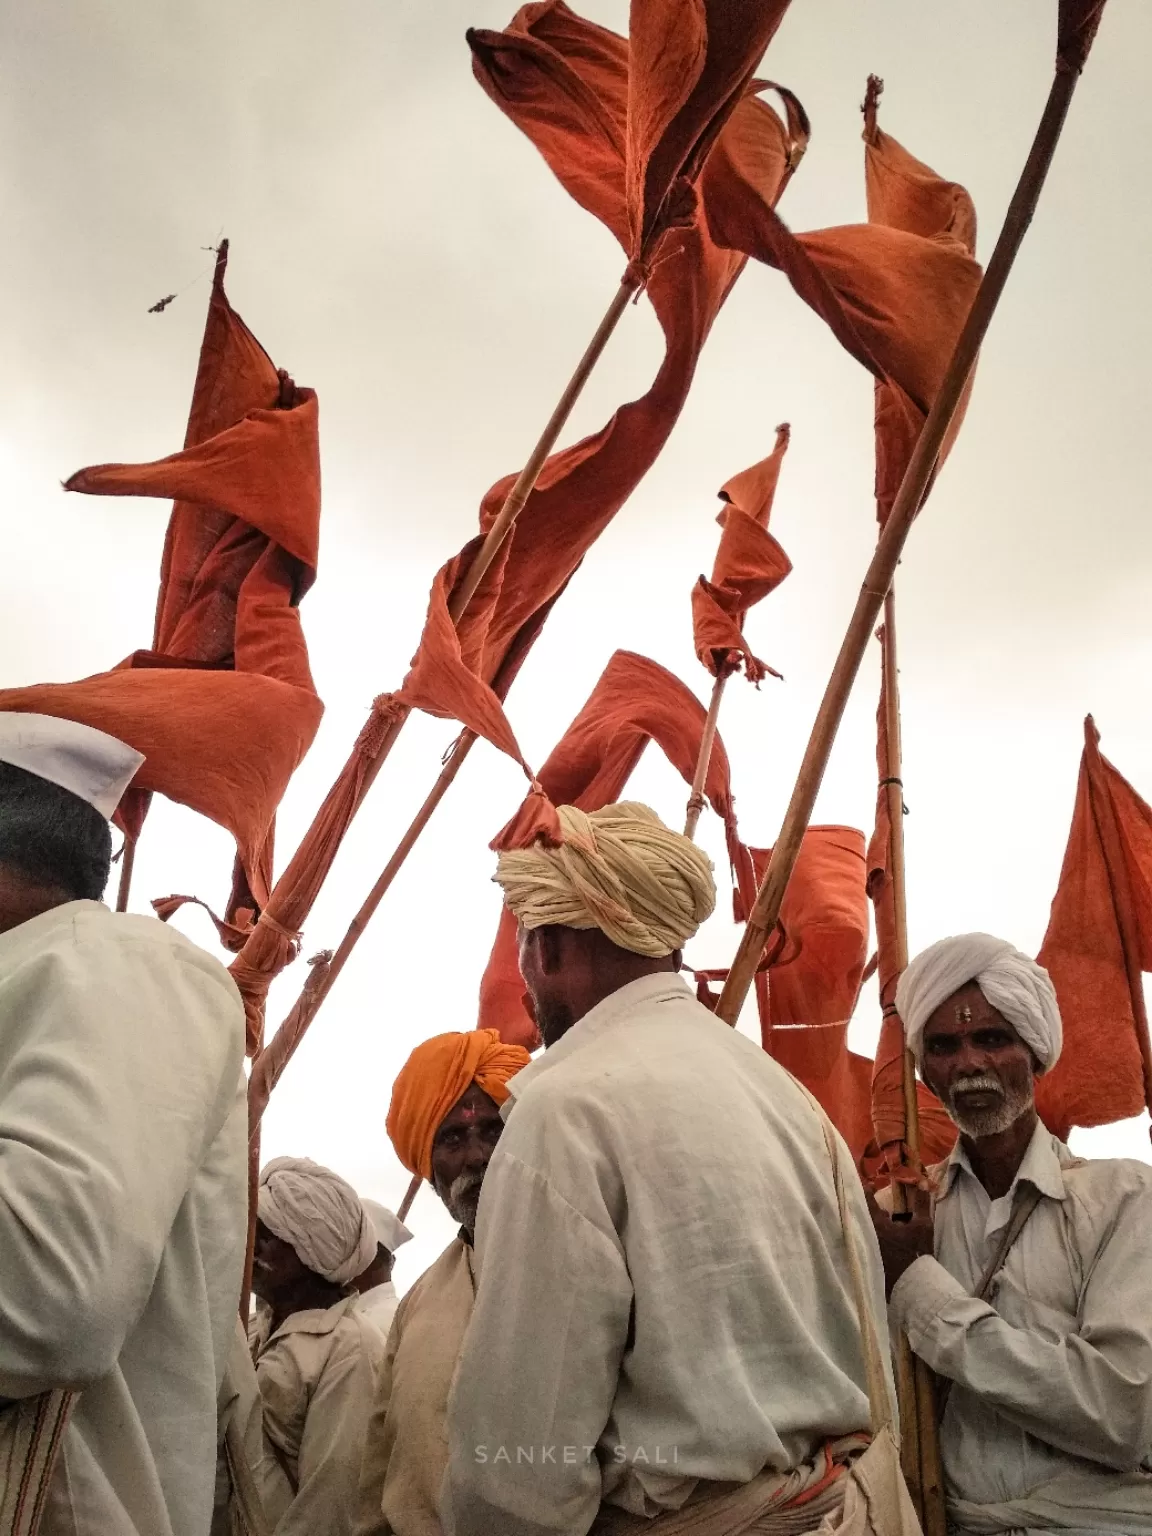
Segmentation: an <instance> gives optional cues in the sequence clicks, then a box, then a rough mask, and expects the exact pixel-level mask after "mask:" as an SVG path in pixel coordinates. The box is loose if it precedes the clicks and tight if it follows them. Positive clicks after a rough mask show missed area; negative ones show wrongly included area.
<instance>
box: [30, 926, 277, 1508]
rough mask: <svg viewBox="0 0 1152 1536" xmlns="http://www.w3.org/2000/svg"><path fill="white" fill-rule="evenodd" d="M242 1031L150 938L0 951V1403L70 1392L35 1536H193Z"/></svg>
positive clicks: (204, 964)
mask: <svg viewBox="0 0 1152 1536" xmlns="http://www.w3.org/2000/svg"><path fill="white" fill-rule="evenodd" d="M243 1043H244V1011H243V1008H242V1006H241V1003H240V997H239V994H238V993H237V991H236V988H235V986H234V985H233V983H232V981H231V979H230V978H229V976H228V974H227V972H226V971H225V970H224V969H223V967H222V966H221V965H219V964H218V963H217V962H216V961H215V960H213V959H212V958H211V957H210V956H209V955H207V954H205V953H204V952H203V951H202V950H200V949H197V947H196V946H195V945H194V944H192V943H190V942H189V941H188V940H187V939H185V938H183V937H182V936H181V935H180V934H179V933H177V932H176V931H175V930H174V929H171V928H168V927H167V926H166V925H165V924H163V923H160V922H158V921H157V920H156V919H155V918H144V917H132V916H126V915H116V914H113V913H111V912H109V911H108V910H107V908H106V907H103V906H101V905H100V904H99V903H98V902H90V901H85V902H70V903H68V904H67V905H66V906H62V907H57V908H56V909H55V910H53V911H51V912H46V913H44V914H43V915H42V916H40V917H37V918H33V919H32V920H31V921H30V922H27V923H23V924H21V925H20V927H18V928H14V929H12V930H10V931H9V932H8V933H5V934H0V1397H9V1398H17V1397H28V1396H32V1395H34V1394H36V1393H39V1392H43V1391H44V1390H46V1389H47V1388H49V1387H56V1386H67V1387H73V1388H80V1389H81V1390H82V1396H81V1397H80V1398H79V1400H78V1403H77V1406H76V1409H75V1411H74V1413H73V1416H72V1420H71V1423H70V1424H69V1427H68V1430H67V1432H66V1435H65V1438H64V1444H63V1449H62V1453H61V1458H60V1462H59V1464H58V1469H57V1475H56V1478H55V1480H54V1483H53V1489H52V1496H51V1508H50V1510H49V1513H48V1516H47V1519H46V1521H45V1524H44V1526H43V1527H42V1529H43V1532H44V1533H45V1536H73V1533H80V1536H89V1533H94V1532H99V1533H100V1536H137V1533H139V1536H203V1533H204V1532H205V1531H206V1530H207V1529H208V1525H209V1521H210V1519H211V1513H212V1493H213V1481H214V1472H215V1461H216V1393H217V1388H218V1386H219V1383H220V1379H221V1376H222V1374H223V1369H224V1362H225V1359H226V1357H227V1354H228V1348H229V1342H230V1340H231V1337H232V1332H233V1328H234V1319H235V1312H236V1300H237V1296H238V1294H239V1290H240V1276H241V1269H242V1266H243V1254H244V1237H245V1223H246V1215H245V1213H246V1193H245V1180H246V1173H245V1154H246V1140H247V1119H246V1112H245V1105H244V1083H243V1077H242V1073H241V1063H242V1060H243Z"/></svg>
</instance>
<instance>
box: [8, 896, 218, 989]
mask: <svg viewBox="0 0 1152 1536" xmlns="http://www.w3.org/2000/svg"><path fill="white" fill-rule="evenodd" d="M53 915H54V917H55V921H53V922H52V923H51V924H50V925H49V926H48V927H47V928H46V930H44V931H43V932H42V933H41V934H39V935H38V936H36V945H35V951H36V952H39V953H41V954H52V953H55V954H58V955H59V954H63V953H67V952H71V953H72V954H73V955H75V957H76V959H77V960H78V961H79V963H80V964H81V965H82V966H83V967H84V968H85V969H87V968H88V967H89V966H91V967H92V969H93V970H94V971H97V972H98V971H99V970H100V969H102V968H104V967H105V966H107V965H109V964H113V965H115V966H118V967H123V968H126V969H128V970H139V971H141V972H149V971H154V970H165V971H168V972H171V973H173V974H178V975H185V976H189V977H191V976H197V977H198V978H201V979H202V980H203V981H204V982H206V983H207V984H209V985H210V986H212V987H214V988H216V989H218V990H219V991H220V993H221V996H222V998H226V999H227V1000H228V1001H229V1002H230V1003H232V1004H234V1005H236V1006H239V1004H240V994H239V992H238V991H237V989H236V984H235V982H234V981H233V980H232V978H231V976H230V975H229V974H228V972H227V970H226V969H225V967H224V966H223V965H221V963H220V961H219V960H217V959H216V958H215V957H214V956H212V955H210V954H209V953H208V951H207V950H205V949H201V948H200V946H199V945H198V944H196V943H194V942H193V941H192V940H191V939H189V938H187V937H186V936H185V935H184V934H182V933H181V932H180V931H179V930H178V929H176V928H173V927H171V926H170V925H169V924H168V923H163V922H161V921H160V919H159V918H157V917H143V916H141V915H139V914H137V913H134V912H111V911H109V910H108V908H107V907H105V906H104V905H103V904H102V903H101V902H97V901H81V902H69V903H68V904H67V905H66V906H63V907H59V908H57V909H56V912H55V914H45V916H46V917H49V916H53Z"/></svg>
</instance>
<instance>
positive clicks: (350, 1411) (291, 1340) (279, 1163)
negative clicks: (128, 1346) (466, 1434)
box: [252, 1157, 384, 1536]
mask: <svg viewBox="0 0 1152 1536" xmlns="http://www.w3.org/2000/svg"><path fill="white" fill-rule="evenodd" d="M256 1210H257V1220H256V1251H255V1257H254V1261H253V1265H252V1288H253V1290H254V1291H255V1292H256V1294H257V1296H259V1297H260V1299H261V1301H263V1302H264V1303H265V1304H266V1305H267V1306H268V1307H269V1308H270V1309H271V1317H270V1324H271V1327H270V1332H269V1335H268V1337H267V1339H265V1340H263V1341H261V1342H260V1343H259V1344H258V1346H257V1354H256V1379H257V1382H258V1384H259V1387H260V1398H261V1404H262V1410H263V1442H264V1455H263V1457H262V1459H261V1465H260V1466H259V1467H258V1468H255V1469H254V1470H255V1471H256V1473H257V1481H258V1483H259V1484H260V1487H261V1493H262V1496H263V1503H264V1509H265V1513H266V1515H267V1517H268V1523H269V1527H270V1529H271V1530H272V1531H274V1532H275V1536H320V1533H323V1536H344V1533H345V1532H348V1531H350V1530H351V1528H352V1517H353V1513H354V1506H355V1501H356V1493H357V1488H358V1486H359V1476H360V1463H361V1461H362V1459H363V1455H364V1439H365V1435H366V1433H367V1429H368V1419H369V1415H370V1414H371V1411H372V1401H373V1398H374V1395H375V1390H376V1378H377V1374H378V1372H379V1369H380V1366H381V1365H382V1363H383V1359H384V1339H383V1337H382V1336H381V1334H380V1331H379V1329H378V1328H376V1327H375V1326H374V1325H373V1324H372V1323H370V1322H368V1320H367V1319H366V1318H365V1317H364V1316H363V1314H362V1313H361V1312H360V1311H359V1310H358V1305H357V1304H358V1301H359V1297H358V1296H357V1294H356V1291H355V1289H354V1285H355V1281H356V1277H357V1276H358V1275H361V1274H363V1272H364V1270H365V1268H366V1267H367V1264H368V1261H369V1260H370V1259H374V1258H375V1255H376V1243H377V1240H376V1230H375V1228H374V1227H373V1225H372V1222H371V1220H370V1219H369V1217H368V1215H367V1213H366V1212H365V1210H364V1208H363V1206H362V1205H361V1203H360V1199H359V1196H358V1195H357V1194H356V1192H355V1190H354V1189H353V1188H352V1187H351V1185H350V1184H347V1183H345V1181H344V1180H343V1179H342V1178H340V1176H339V1175H338V1174H335V1173H333V1172H332V1171H331V1169H329V1168H323V1167H321V1166H320V1164H319V1163H314V1162H311V1161H310V1160H309V1159H308V1158H296V1157H277V1158H273V1160H272V1161H271V1162H270V1163H269V1164H268V1166H267V1167H266V1168H265V1169H264V1171H263V1173H262V1174H261V1175H260V1193H259V1197H258V1203H257V1208H256Z"/></svg>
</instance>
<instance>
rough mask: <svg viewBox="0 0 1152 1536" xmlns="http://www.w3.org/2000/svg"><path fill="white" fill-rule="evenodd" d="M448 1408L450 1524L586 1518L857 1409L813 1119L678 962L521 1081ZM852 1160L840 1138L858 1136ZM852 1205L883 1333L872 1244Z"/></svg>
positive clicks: (728, 1474)
mask: <svg viewBox="0 0 1152 1536" xmlns="http://www.w3.org/2000/svg"><path fill="white" fill-rule="evenodd" d="M509 1088H510V1090H511V1093H512V1096H513V1097H512V1099H511V1100H510V1101H509V1104H508V1105H507V1106H506V1112H507V1128H506V1130H505V1131H504V1134H503V1137H502V1138H501V1141H500V1144H499V1146H498V1147H497V1149H496V1151H495V1153H494V1155H493V1158H492V1162H491V1164H490V1165H489V1168H488V1172H487V1175H486V1177H485V1180H484V1189H483V1193H482V1195H481V1199H480V1214H479V1223H478V1231H477V1260H478V1289H477V1297H476V1309H475V1313H474V1315H473V1321H472V1325H471V1327H470V1329H469V1332H468V1337H467V1340H466V1342H465V1346H464V1351H463V1354H462V1357H461V1363H460V1369H459V1373H458V1375H457V1379H456V1386H455V1391H454V1396H453V1401H452V1408H451V1413H450V1419H449V1443H450V1452H451V1460H450V1463H449V1470H448V1475H447V1477H446V1479H445V1496H444V1502H443V1504H442V1516H443V1521H444V1526H445V1529H446V1530H447V1531H449V1532H454V1533H455V1536H488V1533H490V1532H492V1531H497V1530H498V1531H500V1532H501V1536H543V1533H545V1532H557V1531H564V1532H569V1531H584V1530H587V1528H588V1526H589V1525H590V1524H591V1522H592V1519H593V1517H594V1516H595V1513H596V1510H597V1507H598V1506H599V1504H600V1503H601V1501H602V1500H604V1499H606V1500H607V1501H608V1502H609V1503H612V1504H616V1505H619V1506H621V1507H623V1508H625V1509H629V1510H632V1511H633V1512H635V1513H637V1514H654V1513H656V1512H658V1511H659V1510H660V1509H661V1508H669V1507H676V1506H678V1505H679V1504H681V1503H682V1502H683V1501H684V1500H685V1499H686V1498H687V1497H688V1496H689V1494H690V1493H691V1491H692V1489H693V1488H694V1487H695V1484H696V1482H697V1480H698V1479H702V1478H703V1479H709V1480H716V1481H733V1482H747V1481H748V1480H750V1479H751V1478H752V1477H754V1476H755V1475H756V1474H757V1473H758V1472H760V1471H761V1470H762V1469H763V1468H764V1467H770V1468H772V1469H775V1470H786V1469H789V1468H792V1467H794V1466H796V1465H798V1464H799V1463H801V1462H802V1461H805V1460H806V1459H807V1458H808V1457H809V1456H810V1455H811V1454H812V1452H813V1450H814V1449H815V1448H816V1447H817V1446H818V1445H819V1444H820V1443H821V1442H822V1441H824V1440H825V1439H826V1438H828V1437H831V1436H837V1435H843V1434H847V1433H850V1432H851V1431H854V1430H860V1429H866V1428H867V1426H868V1422H869V1415H868V1398H867V1390H866V1383H865V1374H864V1361H863V1354H862V1349H861V1343H860V1335H859V1330H858V1326H857V1318H856V1310H855V1307H854V1305H853V1299H852V1293H851V1286H850V1281H849V1278H848V1272H847V1268H846V1263H845V1257H844V1242H843V1238H842V1235H841V1227H840V1219H839V1215H838V1212H837V1206H836V1197H835V1192H834V1188H833V1184H832V1174H831V1164H830V1161H829V1158H828V1151H827V1148H826V1146H825V1143H824V1137H823V1132H822V1128H821V1122H820V1120H819V1118H818V1117H817V1114H816V1113H815V1111H814V1110H813V1108H812V1106H811V1104H810V1103H809V1102H808V1100H807V1099H806V1098H805V1096H804V1094H803V1092H802V1090H801V1089H800V1088H798V1087H797V1085H796V1084H795V1083H794V1082H793V1080H792V1079H791V1078H790V1077H789V1075H788V1074H787V1073H786V1072H785V1071H784V1069H783V1068H782V1067H780V1066H779V1065H778V1064H777V1063H776V1062H774V1061H772V1060H771V1058H770V1057H768V1056H766V1055H765V1054H764V1052H763V1051H762V1050H761V1049H760V1048H759V1046H757V1045H755V1044H753V1042H752V1041H751V1040H748V1039H746V1038H745V1037H744V1036H743V1035H740V1034H737V1033H736V1032H735V1031H734V1030H732V1029H729V1028H728V1026H727V1025H726V1024H722V1023H720V1022H719V1021H718V1020H717V1019H715V1018H714V1017H713V1016H712V1015H711V1014H710V1013H709V1012H708V1010H707V1009H706V1008H704V1007H702V1006H701V1005H700V1004H699V1003H698V1002H697V1001H696V999H695V998H694V997H693V996H692V994H691V992H690V991H689V989H688V988H687V987H686V986H685V984H684V983H683V982H682V981H681V980H680V979H679V978H678V977H676V976H673V975H670V974H663V975H655V976H650V977H645V978H643V979H641V980H639V981H636V982H632V983H631V984H630V985H628V986H626V987H623V988H621V989H620V990H619V991H618V992H616V993H614V994H613V995H612V996H611V997H609V998H607V999H606V1000H605V1001H604V1002H602V1003H600V1004H599V1005H598V1006H597V1007H596V1008H594V1009H593V1010H592V1011H591V1012H590V1013H588V1014H587V1015H586V1016H585V1017H584V1018H583V1019H581V1020H580V1022H579V1023H578V1024H576V1025H575V1027H574V1028H573V1029H571V1030H570V1031H569V1033H568V1034H567V1035H565V1036H564V1038H563V1039H562V1040H561V1041H560V1042H559V1043H558V1044H557V1045H555V1046H553V1047H552V1048H551V1049H550V1050H549V1051H547V1052H546V1053H545V1055H544V1056H543V1057H541V1058H539V1059H537V1060H536V1061H534V1062H533V1063H532V1064H531V1065H530V1066H528V1067H525V1068H524V1070H523V1071H522V1072H520V1073H519V1074H518V1075H517V1076H516V1077H514V1078H513V1079H512V1080H511V1082H510V1084H509ZM844 1157H845V1160H846V1161H847V1160H848V1158H849V1154H848V1152H847V1151H846V1150H845V1152H844ZM849 1199H850V1202H851V1206H852V1212H853V1216H854V1218H855V1224H856V1227H857V1233H858V1246H859V1251H860V1253H861V1255H862V1259H863V1262H864V1265H865V1270H866V1274H867V1278H868V1282H869V1286H870V1290H871V1294H872V1297H873V1303H874V1309H875V1312H876V1315H877V1319H878V1325H879V1327H880V1329H881V1333H882V1339H883V1340H884V1342H885V1343H886V1339H884V1332H883V1331H884V1323H883V1316H884V1289H883V1274H882V1270H881V1265H880V1256H879V1252H878V1250H877V1247H876V1241H875V1237H874V1236H873V1232H872V1224H871V1220H870V1218H869V1216H868V1212H867V1208H866V1205H865V1202H864V1196H863V1192H862V1190H860V1188H859V1186H858V1185H856V1186H854V1187H853V1188H852V1189H850V1191H849Z"/></svg>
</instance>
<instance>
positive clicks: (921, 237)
mask: <svg viewBox="0 0 1152 1536" xmlns="http://www.w3.org/2000/svg"><path fill="white" fill-rule="evenodd" d="M871 105H872V114H871V115H870V117H869V118H867V119H866V124H865V168H866V185H867V192H868V217H869V221H870V222H869V223H867V224H849V225H843V226H840V227H838V228H834V229H825V230H814V231H811V232H810V233H807V234H801V235H794V234H793V233H792V232H791V231H790V230H789V229H788V228H787V227H786V226H785V225H784V224H783V223H782V221H781V220H780V218H779V217H778V216H777V215H776V213H775V212H774V210H773V209H772V208H771V207H770V206H769V204H768V203H766V202H765V201H764V200H763V199H762V198H760V197H758V196H757V194H756V186H755V179H754V177H753V175H752V174H750V171H749V168H748V167H747V166H746V164H745V163H744V160H743V158H742V156H741V154H740V153H739V149H740V146H739V142H738V140H735V139H731V140H725V139H724V138H721V140H720V142H719V143H718V144H717V147H716V150H715V152H714V153H713V155H712V156H711V158H710V159H709V161H708V163H707V165H706V166H705V168H704V174H703V177H702V179H701V196H702V199H703V204H704V208H705V212H706V215H707V221H708V227H709V231H710V233H711V235H712V238H713V239H714V240H715V241H716V242H717V243H718V244H719V245H722V246H725V247H727V248H729V249H732V250H738V251H744V252H746V253H747V254H748V255H750V256H755V257H756V258H757V259H758V260H760V261H763V262H766V263H767V264H768V265H769V266H773V267H778V268H779V269H780V270H781V271H782V272H783V273H784V274H785V275H786V277H787V278H788V280H789V281H790V282H791V284H792V286H793V287H794V288H795V289H796V292H797V293H798V294H799V295H800V297H801V298H802V299H803V300H804V301H805V302H806V303H807V304H809V305H811V307H812V308H813V309H814V310H815V311H816V313H817V314H818V315H820V316H821V317H822V318H823V319H824V320H825V321H826V322H827V324H828V325H829V326H830V327H831V329H832V331H833V333H834V334H835V336H836V338H837V340H838V341H839V342H840V344H841V345H842V346H843V347H844V348H845V349H846V350H847V351H848V352H850V353H851V354H852V356H853V357H855V358H856V359H857V361H858V362H860V363H862V364H863V365H864V367H865V368H867V369H868V370H869V371H870V372H871V373H872V374H873V375H874V376H875V378H876V381H877V398H876V433H877V445H878V446H877V465H876V500H877V509H878V512H879V515H880V519H881V521H883V520H884V519H885V518H886V517H887V515H888V512H889V510H890V508H891V505H892V501H893V498H894V497H895V494H896V490H897V488H898V486H899V483H900V479H901V477H902V475H903V471H904V467H905V465H906V463H907V459H908V456H909V455H910V453H911V451H912V447H913V445H914V444H915V441H916V438H917V437H918V435H919V432H920V428H921V426H922V425H923V423H924V419H925V417H926V416H927V414H928V410H929V407H930V406H931V403H932V400H933V398H934V397H935V394H936V391H937V390H938V389H939V386H940V382H941V379H942V377H943V373H944V370H945V368H946V367H947V364H948V360H949V358H950V356H951V354H952V349H953V347H954V345H955V342H956V339H957V337H958V336H959V334H960V330H961V328H962V326H963V324H964V321H965V319H966V318H967V315H968V311H969V309H970V308H971V304H972V300H973V297H974V296H975V293H976V289H977V286H978V284H979V281H980V267H979V266H978V264H977V263H976V261H975V260H974V258H973V256H972V251H973V249H974V246H975V237H976V219H975V213H974V212H973V209H972V203H971V200H970V199H969V197H968V194H967V193H966V192H965V191H964V189H963V188H962V187H959V186H957V185H956V184H955V183H953V182H947V181H944V180H942V179H941V178H940V177H938V176H937V175H936V173H935V172H934V171H932V170H931V169H929V167H928V166H926V165H923V164H921V162H920V161H918V160H916V159H914V158H913V157H912V156H911V155H909V154H908V152H907V151H906V150H904V149H902V148H901V146H900V145H899V144H898V143H897V142H896V140H895V139H893V138H891V137H890V136H889V135H887V134H885V133H882V132H881V131H880V130H879V129H878V128H877V127H876V126H875V117H874V112H875V101H874V99H873V100H872V103H871ZM958 425H959V420H958V419H957V421H956V422H955V423H954V425H953V428H952V434H953V435H954V434H955V431H956V430H957V427H958ZM947 447H948V444H946V445H945V450H946V449H947Z"/></svg>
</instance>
